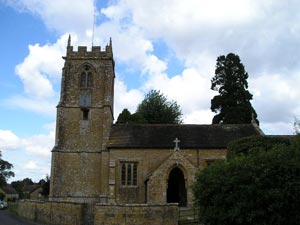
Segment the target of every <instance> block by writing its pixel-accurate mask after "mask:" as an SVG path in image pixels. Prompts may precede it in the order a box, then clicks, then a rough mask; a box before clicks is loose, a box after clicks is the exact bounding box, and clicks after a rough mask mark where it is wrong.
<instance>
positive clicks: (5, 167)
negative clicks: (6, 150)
mask: <svg viewBox="0 0 300 225" xmlns="http://www.w3.org/2000/svg"><path fill="white" fill-rule="evenodd" d="M12 168H13V165H12V164H11V163H9V162H7V161H5V160H3V159H2V154H1V151H0V187H3V185H5V184H6V182H7V179H9V178H10V177H14V176H15V174H14V172H13V171H11V169H12Z"/></svg>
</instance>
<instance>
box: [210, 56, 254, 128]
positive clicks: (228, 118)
mask: <svg viewBox="0 0 300 225" xmlns="http://www.w3.org/2000/svg"><path fill="white" fill-rule="evenodd" d="M247 78H248V73H247V72H246V71H245V68H244V65H243V64H242V63H241V60H240V58H239V56H238V55H235V54H233V53H229V54H228V55H227V56H224V55H221V56H219V57H218V59H217V64H216V70H215V76H214V77H213V78H212V80H211V89H212V90H214V91H218V92H219V95H216V96H214V97H213V99H212V100H211V110H212V111H213V112H215V113H217V115H215V116H214V118H213V121H212V123H213V124H219V123H224V124H249V123H251V122H253V120H254V121H255V122H256V123H257V124H258V123H259V121H258V119H257V114H256V112H255V110H254V108H253V107H252V105H251V103H250V100H252V94H250V92H249V91H248V90H247V88H248V82H247Z"/></svg>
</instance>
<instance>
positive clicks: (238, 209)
mask: <svg viewBox="0 0 300 225" xmlns="http://www.w3.org/2000/svg"><path fill="white" fill-rule="evenodd" d="M248 146H250V144H249V145H248ZM254 148H256V147H254ZM250 149H251V147H250ZM193 192H194V197H195V205H196V206H198V207H199V215H200V219H201V222H202V223H203V224H205V225H250V224H251V225H252V224H260V225H270V224H272V225H297V224H300V222H299V221H300V212H299V207H300V200H299V199H300V141H299V138H298V139H292V140H291V142H290V145H285V144H279V145H278V144H274V145H273V147H272V148H271V149H268V150H267V149H266V151H257V152H256V153H255V154H239V155H236V156H235V157H232V158H231V159H229V160H226V161H223V162H219V163H216V164H213V165H211V166H209V167H207V168H206V169H204V170H202V171H200V172H199V173H198V174H197V176H196V182H195V185H194V186H193Z"/></svg>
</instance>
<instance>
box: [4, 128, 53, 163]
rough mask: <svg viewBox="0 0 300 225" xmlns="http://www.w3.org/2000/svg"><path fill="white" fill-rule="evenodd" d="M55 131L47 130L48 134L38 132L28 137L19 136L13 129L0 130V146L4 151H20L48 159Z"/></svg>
mask: <svg viewBox="0 0 300 225" xmlns="http://www.w3.org/2000/svg"><path fill="white" fill-rule="evenodd" d="M54 141H55V132H54V129H51V130H49V133H48V134H38V135H33V136H29V137H19V136H17V135H16V134H15V133H14V132H13V131H10V130H0V148H1V150H3V151H5V152H11V151H12V150H13V151H14V152H22V151H25V152H26V153H27V154H29V155H31V156H33V157H36V156H37V157H40V158H42V159H49V157H50V154H51V150H52V148H53V146H54Z"/></svg>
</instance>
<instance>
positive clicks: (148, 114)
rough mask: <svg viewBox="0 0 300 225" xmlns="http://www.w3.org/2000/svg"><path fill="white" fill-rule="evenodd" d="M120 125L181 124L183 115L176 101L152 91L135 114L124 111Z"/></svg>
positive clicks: (119, 117)
mask: <svg viewBox="0 0 300 225" xmlns="http://www.w3.org/2000/svg"><path fill="white" fill-rule="evenodd" d="M117 123H120V124H180V123H182V113H181V109H180V106H179V105H178V104H177V103H176V102H175V101H169V100H168V99H167V97H166V96H164V95H163V94H161V93H160V92H159V91H156V90H152V91H150V92H149V93H148V94H147V95H146V96H145V98H144V100H143V101H142V102H141V103H140V104H139V105H138V107H137V110H136V112H135V113H134V114H131V113H130V112H129V111H128V109H124V110H123V111H122V113H120V115H119V116H118V119H117Z"/></svg>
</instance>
